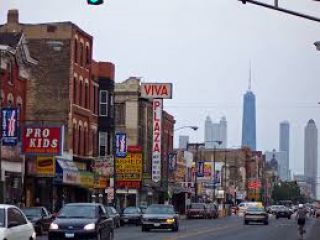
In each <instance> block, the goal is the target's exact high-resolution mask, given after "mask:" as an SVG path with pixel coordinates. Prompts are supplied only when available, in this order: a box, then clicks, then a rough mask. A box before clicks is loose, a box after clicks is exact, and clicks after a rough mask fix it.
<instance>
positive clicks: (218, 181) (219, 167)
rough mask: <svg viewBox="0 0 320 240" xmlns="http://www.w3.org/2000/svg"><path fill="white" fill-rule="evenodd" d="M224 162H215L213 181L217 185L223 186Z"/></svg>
mask: <svg viewBox="0 0 320 240" xmlns="http://www.w3.org/2000/svg"><path fill="white" fill-rule="evenodd" d="M222 166H223V163H221V162H216V164H215V173H214V174H213V178H212V181H213V183H214V184H215V187H220V186H221V170H222Z"/></svg>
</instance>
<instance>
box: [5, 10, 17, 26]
mask: <svg viewBox="0 0 320 240" xmlns="http://www.w3.org/2000/svg"><path fill="white" fill-rule="evenodd" d="M7 23H8V24H18V23H19V11H18V9H10V10H9V11H8V15H7Z"/></svg>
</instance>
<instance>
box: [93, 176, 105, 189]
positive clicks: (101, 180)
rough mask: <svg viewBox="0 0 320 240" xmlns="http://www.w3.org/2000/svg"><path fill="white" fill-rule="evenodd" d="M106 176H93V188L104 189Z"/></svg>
mask: <svg viewBox="0 0 320 240" xmlns="http://www.w3.org/2000/svg"><path fill="white" fill-rule="evenodd" d="M107 185H108V183H107V178H106V177H102V176H96V177H95V178H94V188H99V189H105V188H106V187H107Z"/></svg>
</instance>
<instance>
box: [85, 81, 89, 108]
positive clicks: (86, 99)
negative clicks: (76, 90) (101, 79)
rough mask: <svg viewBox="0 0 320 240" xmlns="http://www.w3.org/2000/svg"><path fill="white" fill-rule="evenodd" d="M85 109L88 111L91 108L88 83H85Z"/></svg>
mask: <svg viewBox="0 0 320 240" xmlns="http://www.w3.org/2000/svg"><path fill="white" fill-rule="evenodd" d="M84 107H85V108H86V109H88V108H89V83H88V82H86V83H85V87H84Z"/></svg>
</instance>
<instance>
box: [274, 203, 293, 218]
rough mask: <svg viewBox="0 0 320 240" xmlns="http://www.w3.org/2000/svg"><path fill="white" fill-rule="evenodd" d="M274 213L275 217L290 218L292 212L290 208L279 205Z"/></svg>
mask: <svg viewBox="0 0 320 240" xmlns="http://www.w3.org/2000/svg"><path fill="white" fill-rule="evenodd" d="M274 215H275V216H276V219H278V218H288V219H290V218H291V215H292V212H291V211H290V209H289V208H288V207H286V206H280V207H278V208H276V209H275V210H274Z"/></svg>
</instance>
